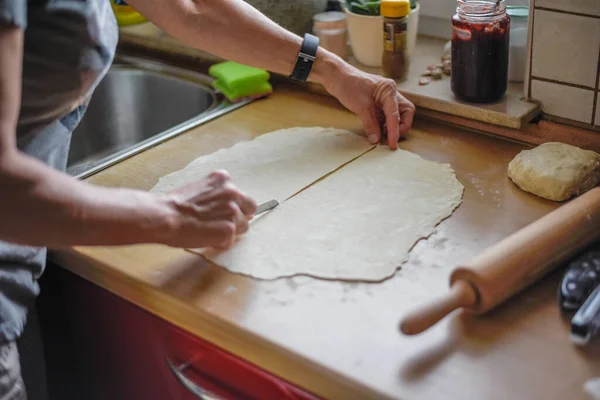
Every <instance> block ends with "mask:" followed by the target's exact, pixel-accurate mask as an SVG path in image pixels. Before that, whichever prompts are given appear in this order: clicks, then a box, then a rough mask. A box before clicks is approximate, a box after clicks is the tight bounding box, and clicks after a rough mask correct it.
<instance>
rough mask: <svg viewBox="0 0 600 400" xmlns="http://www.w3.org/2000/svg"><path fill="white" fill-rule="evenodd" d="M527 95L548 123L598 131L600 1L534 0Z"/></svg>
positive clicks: (531, 15) (599, 126) (526, 85)
mask: <svg viewBox="0 0 600 400" xmlns="http://www.w3.org/2000/svg"><path fill="white" fill-rule="evenodd" d="M529 15H530V21H531V22H530V27H529V43H530V49H529V51H530V53H529V61H528V71H529V73H528V76H527V77H526V79H527V81H526V82H525V92H526V96H527V97H528V98H529V99H532V100H537V101H539V102H540V103H541V104H542V110H543V111H544V113H545V114H546V116H548V117H549V118H550V119H556V120H558V121H559V122H564V123H568V124H572V125H577V126H582V127H584V128H592V127H593V128H594V129H595V130H598V129H600V106H599V105H598V103H599V102H598V96H599V91H600V86H599V80H600V79H599V78H600V54H599V53H600V0H570V1H564V0H531V4H530V12H529Z"/></svg>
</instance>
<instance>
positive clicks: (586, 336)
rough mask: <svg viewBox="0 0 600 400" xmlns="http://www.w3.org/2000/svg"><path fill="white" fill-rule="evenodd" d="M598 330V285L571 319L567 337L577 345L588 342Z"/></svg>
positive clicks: (599, 326)
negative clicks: (569, 331) (569, 332)
mask: <svg viewBox="0 0 600 400" xmlns="http://www.w3.org/2000/svg"><path fill="white" fill-rule="evenodd" d="M599 330H600V286H597V287H596V289H594V291H593V292H592V293H591V294H590V295H589V297H588V298H587V300H586V301H585V303H583V305H582V306H581V307H580V308H579V310H577V313H576V314H575V316H574V317H573V319H572V320H571V334H570V335H569V338H570V339H571V341H572V342H573V343H575V344H577V345H580V346H582V345H585V344H588V343H589V342H590V341H591V340H592V339H593V338H594V337H595V336H596V335H597V334H598V331H599Z"/></svg>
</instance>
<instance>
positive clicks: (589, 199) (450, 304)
mask: <svg viewBox="0 0 600 400" xmlns="http://www.w3.org/2000/svg"><path fill="white" fill-rule="evenodd" d="M598 239H600V187H598V188H595V189H592V190H590V191H589V192H587V193H585V194H583V195H581V196H579V197H578V198H576V199H574V200H571V201H569V202H568V203H566V204H565V205H563V206H561V207H559V208H557V209H555V210H554V211H552V212H550V213H549V214H547V215H545V216H544V217H542V218H540V219H538V220H537V221H535V222H533V223H531V224H529V225H527V226H526V227H525V228H523V229H521V230H519V231H517V232H516V233H514V234H512V235H510V236H508V237H507V238H506V239H504V240H502V241H501V242H499V243H498V244H496V245H494V246H492V247H490V248H488V249H487V250H485V251H484V252H483V253H481V254H480V255H479V256H477V257H476V258H475V259H473V260H472V261H471V262H470V263H468V264H467V265H464V266H461V267H458V268H456V269H455V270H454V271H453V272H452V274H451V276H450V291H449V292H448V293H447V294H446V295H444V296H443V297H440V298H439V299H437V300H434V301H432V302H431V303H429V304H427V305H425V306H423V307H422V308H420V309H417V310H415V311H414V312H413V313H411V314H409V315H407V316H405V318H404V319H403V320H402V322H401V323H400V330H401V331H402V332H403V333H404V334H406V335H415V334H418V333H421V332H423V331H425V330H427V329H429V328H430V327H431V326H433V325H434V324H436V323H437V322H438V321H440V320H441V319H442V318H444V317H445V316H446V315H448V314H449V313H450V312H452V311H454V310H456V309H459V308H463V309H464V310H466V311H468V312H471V313H473V314H476V315H480V314H483V313H485V312H487V311H489V310H491V309H492V308H494V307H496V306H497V305H499V304H501V303H502V302H504V301H505V300H507V299H509V298H510V297H511V296H513V295H514V294H516V293H517V292H519V291H521V290H522V289H524V288H526V287H528V286H529V285H531V284H532V283H533V282H535V281H536V280H538V279H540V278H541V277H542V276H544V275H545V274H546V273H548V272H550V271H551V270H552V269H554V268H556V267H557V266H559V265H561V264H563V263H565V262H566V261H568V260H569V259H570V258H571V257H573V256H574V255H576V254H577V253H578V252H580V251H581V250H583V249H584V248H585V247H587V246H588V245H590V244H591V243H593V242H595V241H597V240H598Z"/></svg>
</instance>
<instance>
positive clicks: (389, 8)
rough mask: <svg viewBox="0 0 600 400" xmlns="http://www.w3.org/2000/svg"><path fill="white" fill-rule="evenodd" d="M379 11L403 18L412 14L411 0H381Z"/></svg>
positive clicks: (386, 14)
mask: <svg viewBox="0 0 600 400" xmlns="http://www.w3.org/2000/svg"><path fill="white" fill-rule="evenodd" d="M379 12H380V13H381V15H382V16H384V17H389V18H402V17H406V16H407V15H408V14H410V1H408V0H381V4H380V5H379Z"/></svg>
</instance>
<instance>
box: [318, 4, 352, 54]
mask: <svg viewBox="0 0 600 400" xmlns="http://www.w3.org/2000/svg"><path fill="white" fill-rule="evenodd" d="M346 30H347V29H346V14H344V13H343V12H339V11H327V12H324V13H320V14H316V15H315V16H314V17H313V33H314V34H315V35H316V36H317V37H318V38H319V43H320V45H321V46H322V47H323V48H324V49H326V50H329V51H331V52H332V53H334V54H337V55H338V56H339V57H341V58H344V59H345V58H346V49H347V47H348V38H347V34H346Z"/></svg>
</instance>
